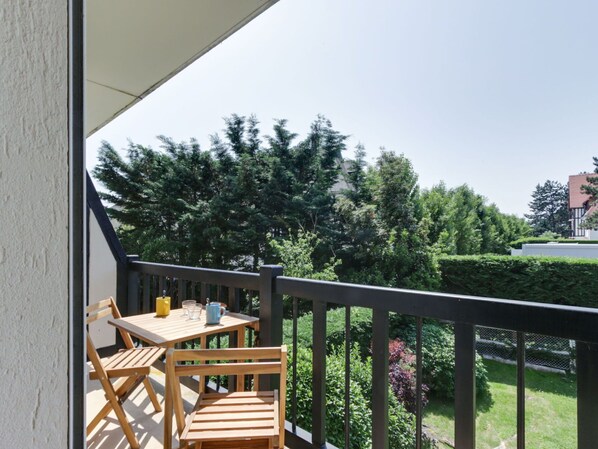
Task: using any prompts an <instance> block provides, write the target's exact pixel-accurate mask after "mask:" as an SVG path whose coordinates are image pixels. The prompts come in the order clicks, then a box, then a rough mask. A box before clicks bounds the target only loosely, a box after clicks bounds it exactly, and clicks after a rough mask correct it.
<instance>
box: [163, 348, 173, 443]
mask: <svg viewBox="0 0 598 449" xmlns="http://www.w3.org/2000/svg"><path fill="white" fill-rule="evenodd" d="M173 347H174V345H168V347H167V348H168V349H170V348H173ZM166 372H167V373H168V368H167V369H166ZM172 381H173V379H171V378H170V376H168V375H165V376H164V449H172V412H173V411H172V385H173V384H172Z"/></svg>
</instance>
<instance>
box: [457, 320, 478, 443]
mask: <svg viewBox="0 0 598 449" xmlns="http://www.w3.org/2000/svg"><path fill="white" fill-rule="evenodd" d="M475 393H476V382H475V326H473V325H472V324H467V323H455V448H457V449H475V417H476V401H475V399H476V397H475Z"/></svg>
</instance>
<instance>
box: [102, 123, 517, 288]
mask: <svg viewBox="0 0 598 449" xmlns="http://www.w3.org/2000/svg"><path fill="white" fill-rule="evenodd" d="M346 139H347V136H346V135H344V134H342V133H340V132H338V131H337V130H335V129H334V128H333V127H332V124H331V122H330V121H329V120H327V119H326V118H325V117H322V116H318V117H317V118H316V119H315V120H314V121H313V123H312V124H311V127H310V129H309V132H308V133H307V135H306V136H305V137H304V138H303V139H302V138H301V137H300V136H299V135H298V134H296V133H294V132H292V131H291V130H290V129H289V127H288V123H287V121H286V120H276V121H275V122H274V125H273V127H272V132H271V134H270V135H266V136H263V135H262V134H261V132H260V129H259V122H258V120H257V119H256V118H255V117H253V116H250V117H244V116H239V115H234V114H233V115H232V116H231V117H229V118H226V119H225V128H224V130H223V133H222V136H220V135H218V134H214V135H213V136H212V137H211V143H210V146H209V149H207V150H204V149H202V148H200V145H199V144H198V142H197V141H196V140H191V141H190V142H175V141H173V140H172V139H170V138H168V137H165V136H160V137H159V141H160V147H159V148H158V149H153V148H151V147H148V146H143V145H140V144H135V143H133V142H130V143H129V146H128V148H126V156H124V157H123V156H121V153H120V152H119V151H117V150H116V149H115V148H113V147H112V146H111V145H110V144H109V143H108V142H103V143H102V146H101V148H100V149H99V156H98V160H99V162H98V165H97V166H96V167H95V169H94V170H93V175H94V177H95V178H96V179H97V180H99V181H100V182H101V183H102V184H103V186H104V188H105V190H104V191H102V192H100V195H101V197H102V199H103V200H104V201H105V203H106V204H107V210H108V214H109V215H110V216H111V217H112V218H114V219H115V220H116V221H117V222H118V223H119V224H120V226H119V228H118V230H117V232H118V234H119V236H120V238H121V240H122V242H123V245H124V247H125V250H126V251H127V252H128V253H130V254H139V255H140V256H141V258H142V259H144V260H148V261H155V262H164V263H175V264H182V265H191V266H202V267H211V268H226V269H240V270H251V271H255V270H257V268H258V267H259V266H260V265H262V264H263V263H271V262H278V260H276V259H277V258H278V257H279V256H280V250H281V249H283V248H285V246H284V245H285V242H303V241H304V240H305V238H306V236H309V241H310V245H312V246H313V248H312V249H311V250H310V252H309V253H310V257H311V258H312V261H313V266H318V267H324V266H327V265H326V264H329V263H330V261H331V260H335V261H338V262H340V263H336V262H335V264H334V265H332V266H331V268H329V269H330V270H334V271H335V272H336V273H337V275H338V278H339V279H340V280H343V281H350V282H365V283H370V284H375V285H385V286H397V287H407V288H419V289H433V288H435V286H436V285H437V282H438V273H437V269H436V263H435V260H434V255H435V254H436V253H438V252H444V253H448V254H475V253H481V252H498V253H504V251H505V250H506V245H507V243H508V242H509V241H511V240H516V239H517V238H520V237H523V236H525V235H526V234H527V232H528V228H527V227H526V226H525V223H524V222H523V220H522V219H518V218H516V217H513V216H508V215H504V214H502V213H500V211H499V210H498V208H496V206H494V205H486V203H485V200H484V198H482V197H481V196H479V195H477V194H476V193H475V192H474V191H473V190H472V189H471V188H469V187H467V186H461V187H458V188H455V189H447V188H446V186H444V185H443V184H440V185H438V186H435V187H434V188H432V189H430V190H429V191H424V192H423V193H422V192H421V191H420V188H419V185H418V182H417V181H418V177H417V174H416V173H415V171H414V169H413V166H412V164H411V162H410V161H409V159H408V158H406V157H405V156H404V155H402V154H400V155H399V154H396V153H394V152H393V151H386V150H383V151H382V152H381V154H380V156H379V158H378V160H377V161H376V164H375V165H368V164H367V163H366V162H365V148H364V147H363V146H362V145H358V146H357V148H356V150H355V154H354V157H353V158H352V159H348V160H344V159H343V152H344V151H345V150H346V143H345V141H346ZM339 186H341V187H339ZM343 186H344V187H343ZM281 245H282V246H281Z"/></svg>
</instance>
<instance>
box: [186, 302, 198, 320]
mask: <svg viewBox="0 0 598 449" xmlns="http://www.w3.org/2000/svg"><path fill="white" fill-rule="evenodd" d="M200 317H201V303H199V302H196V303H195V304H193V305H190V306H189V319H190V320H194V321H196V320H199V318H200Z"/></svg>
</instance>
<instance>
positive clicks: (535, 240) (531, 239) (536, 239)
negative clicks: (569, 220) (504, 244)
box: [509, 237, 598, 249]
mask: <svg viewBox="0 0 598 449" xmlns="http://www.w3.org/2000/svg"><path fill="white" fill-rule="evenodd" d="M555 242H556V243H583V244H586V243H587V244H591V245H598V240H576V239H562V238H561V239H547V238H544V237H526V238H524V239H519V240H515V241H514V242H511V243H509V246H510V247H511V248H513V249H521V247H522V246H523V245H524V244H527V243H555Z"/></svg>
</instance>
